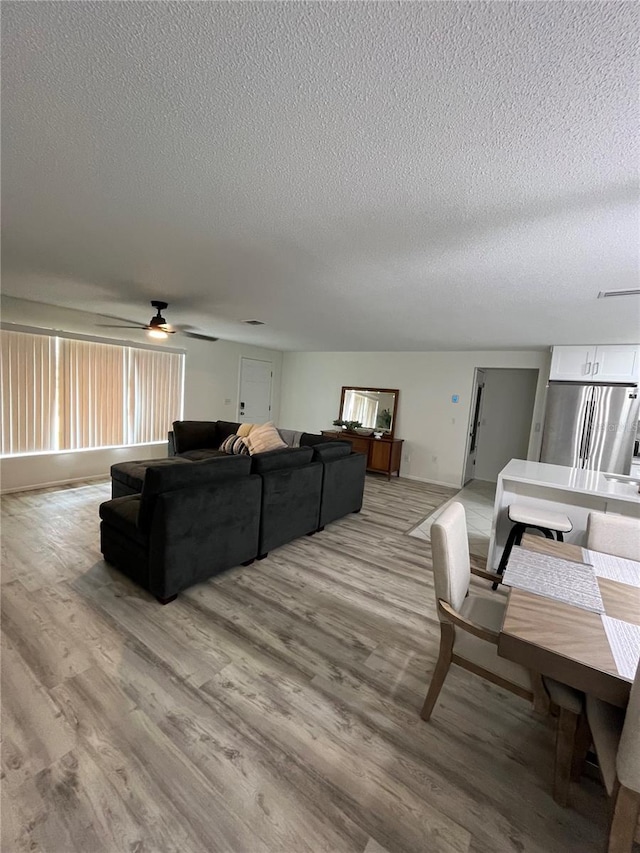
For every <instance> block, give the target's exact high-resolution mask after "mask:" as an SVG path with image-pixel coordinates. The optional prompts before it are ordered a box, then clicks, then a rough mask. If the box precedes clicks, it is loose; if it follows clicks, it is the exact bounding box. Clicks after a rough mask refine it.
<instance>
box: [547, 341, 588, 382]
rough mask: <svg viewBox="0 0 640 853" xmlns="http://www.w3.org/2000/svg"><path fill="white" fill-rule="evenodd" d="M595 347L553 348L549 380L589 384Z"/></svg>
mask: <svg viewBox="0 0 640 853" xmlns="http://www.w3.org/2000/svg"><path fill="white" fill-rule="evenodd" d="M595 351H596V348H595V347H554V348H553V355H552V356H551V373H550V374H549V379H556V380H562V379H564V380H566V381H567V382H590V381H591V379H590V376H591V371H592V369H593V362H594V361H595V358H594V353H595Z"/></svg>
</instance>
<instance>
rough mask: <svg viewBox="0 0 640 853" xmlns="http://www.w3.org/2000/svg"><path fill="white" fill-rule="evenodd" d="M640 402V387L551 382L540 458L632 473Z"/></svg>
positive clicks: (562, 463)
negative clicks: (639, 389)
mask: <svg viewBox="0 0 640 853" xmlns="http://www.w3.org/2000/svg"><path fill="white" fill-rule="evenodd" d="M639 403H640V399H638V388H637V386H636V385H602V384H599V383H592V384H589V385H583V384H581V383H579V382H549V390H548V394H547V410H546V414H545V419H544V431H543V434H542V453H541V455H540V461H541V462H551V463H552V464H553V465H569V466H570V467H573V468H589V469H593V470H596V471H604V472H609V473H611V474H628V473H629V472H630V470H631V457H632V456H633V440H634V438H635V434H636V428H637V424H638V405H639Z"/></svg>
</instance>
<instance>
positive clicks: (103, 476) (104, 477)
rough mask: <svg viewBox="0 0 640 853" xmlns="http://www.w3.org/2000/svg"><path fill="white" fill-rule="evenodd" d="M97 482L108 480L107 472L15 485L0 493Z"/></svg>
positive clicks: (33, 490)
mask: <svg viewBox="0 0 640 853" xmlns="http://www.w3.org/2000/svg"><path fill="white" fill-rule="evenodd" d="M99 482H105V483H107V482H109V475H108V474H96V475H95V476H94V477H74V478H73V479H70V480H69V479H67V480H54V481H53V482H50V483H38V484H29V485H28V486H16V487H15V488H13V489H0V495H14V494H16V492H35V491H37V490H38V489H54V488H55V487H56V486H72V485H73V484H74V483H85V484H86V485H87V486H93V485H95V484H96V483H99Z"/></svg>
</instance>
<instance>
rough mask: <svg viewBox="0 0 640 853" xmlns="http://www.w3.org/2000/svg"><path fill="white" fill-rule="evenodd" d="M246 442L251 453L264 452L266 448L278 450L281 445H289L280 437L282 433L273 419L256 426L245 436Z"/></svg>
mask: <svg viewBox="0 0 640 853" xmlns="http://www.w3.org/2000/svg"><path fill="white" fill-rule="evenodd" d="M244 443H245V444H246V445H247V447H248V448H249V453H250V454H251V456H253V454H254V453H264V452H265V450H277V449H278V448H279V447H287V444H286V442H284V441H283V440H282V439H281V438H280V434H279V433H278V430H277V429H276V427H275V424H274V423H273V422H272V421H269V422H268V423H266V424H260V426H254V428H253V429H252V430H251V432H250V433H249V435H247V436H245V438H244Z"/></svg>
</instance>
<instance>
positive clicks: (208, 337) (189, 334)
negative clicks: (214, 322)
mask: <svg viewBox="0 0 640 853" xmlns="http://www.w3.org/2000/svg"><path fill="white" fill-rule="evenodd" d="M182 334H183V335H184V336H185V337H186V338H194V339H195V340H196V341H217V340H220V339H219V338H214V337H212V336H211V335H201V334H200V333H199V332H185V331H184V329H183V330H182Z"/></svg>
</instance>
